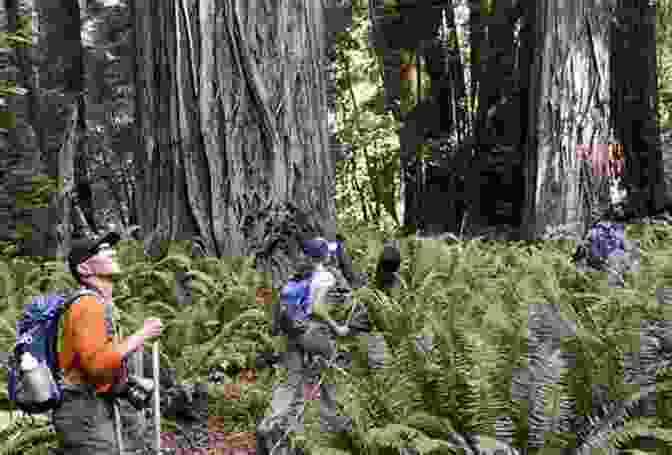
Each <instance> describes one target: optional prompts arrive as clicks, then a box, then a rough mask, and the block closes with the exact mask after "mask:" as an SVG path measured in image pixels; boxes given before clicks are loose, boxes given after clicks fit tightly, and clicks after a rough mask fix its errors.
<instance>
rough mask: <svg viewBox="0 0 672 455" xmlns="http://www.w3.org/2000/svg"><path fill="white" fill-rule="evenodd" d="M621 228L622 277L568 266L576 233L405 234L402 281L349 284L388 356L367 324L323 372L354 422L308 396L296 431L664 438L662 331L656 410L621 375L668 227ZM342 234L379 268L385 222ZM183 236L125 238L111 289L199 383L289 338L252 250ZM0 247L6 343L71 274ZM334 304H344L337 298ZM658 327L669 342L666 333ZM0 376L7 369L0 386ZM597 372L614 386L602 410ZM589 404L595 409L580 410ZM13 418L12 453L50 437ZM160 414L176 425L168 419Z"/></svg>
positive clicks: (218, 391) (348, 445)
mask: <svg viewBox="0 0 672 455" xmlns="http://www.w3.org/2000/svg"><path fill="white" fill-rule="evenodd" d="M627 236H628V238H631V239H637V240H640V242H641V247H642V257H641V271H640V272H639V273H638V274H637V275H634V276H627V277H626V286H625V288H623V289H615V288H610V287H608V286H607V283H606V277H605V276H604V274H599V273H595V274H581V273H579V272H577V271H576V270H575V267H574V266H573V264H572V263H571V262H570V257H571V255H572V253H573V252H574V249H575V245H574V244H573V242H569V241H557V242H550V241H549V242H539V243H523V242H520V243H504V242H489V243H488V242H481V241H465V242H456V243H454V244H451V245H449V244H447V243H444V242H440V241H435V240H422V241H418V240H414V239H406V240H403V241H402V242H401V245H402V255H403V258H404V262H403V264H402V269H401V277H402V288H401V289H400V291H399V293H398V294H397V295H394V296H392V297H389V296H386V295H383V294H381V293H378V292H376V291H372V290H370V289H361V290H358V291H356V294H355V298H356V299H359V300H360V301H361V302H363V303H365V304H366V305H367V306H368V308H369V311H370V315H371V318H372V321H373V323H374V325H375V330H376V333H379V334H381V335H382V336H383V337H384V338H385V340H386V342H387V345H388V352H387V353H386V361H385V365H384V367H383V368H382V369H376V370H371V369H369V366H368V362H367V357H366V345H367V342H366V338H356V339H351V340H348V341H345V342H343V343H342V345H341V349H344V350H348V351H350V352H351V353H353V357H354V362H353V363H354V364H353V367H352V368H351V369H350V370H348V371H347V372H346V373H343V372H340V371H333V372H329V373H328V378H327V379H325V380H331V381H334V382H335V383H336V384H337V386H338V388H339V391H340V395H341V397H342V399H341V402H342V403H343V412H344V413H345V414H347V415H350V416H351V417H352V418H353V419H354V424H355V430H354V432H353V434H351V435H349V436H345V435H336V436H334V435H328V434H324V433H321V432H320V429H319V422H318V419H317V412H318V403H319V402H318V401H314V402H310V403H309V406H308V409H307V411H306V424H305V427H304V428H305V431H304V433H303V434H298V435H297V434H293V435H292V440H293V443H294V444H295V445H297V446H301V447H304V448H305V449H306V451H307V452H308V453H312V454H320V455H327V454H348V453H352V454H374V453H381V454H384V453H398V451H397V450H396V449H394V448H395V447H399V448H401V447H414V448H416V449H417V450H418V453H425V454H439V453H457V452H458V451H460V450H459V448H460V447H461V448H463V449H464V450H467V451H469V450H472V449H473V448H474V447H477V446H478V447H480V449H481V450H486V451H487V450H488V449H487V448H488V447H490V445H488V443H489V442H492V439H494V438H495V437H496V438H497V439H498V440H499V441H500V443H505V444H508V445H510V446H511V447H514V448H516V449H518V450H519V451H521V453H528V452H536V451H537V450H540V449H543V450H551V449H554V448H555V449H557V448H559V447H575V448H577V449H579V452H581V453H583V451H584V450H588V449H587V448H588V447H589V443H591V444H593V446H594V447H596V448H599V447H604V448H606V447H608V446H609V444H611V445H612V446H614V447H615V446H616V445H618V444H621V447H624V448H628V447H632V444H633V443H632V442H628V440H630V441H634V440H635V436H637V435H638V434H645V433H647V432H649V433H651V432H653V433H651V434H655V435H656V436H657V437H658V438H659V440H660V444H659V446H660V447H662V444H663V441H667V442H670V443H672V437H670V434H671V432H672V431H671V430H670V428H672V412H670V410H669V409H670V406H669V402H668V401H667V396H668V394H667V393H665V392H664V390H665V388H664V385H665V384H666V381H668V380H669V378H667V374H666V365H667V360H666V352H667V351H665V346H664V344H665V343H664V342H663V343H662V347H661V344H660V343H658V345H657V346H658V347H659V348H660V353H659V354H658V355H656V356H654V357H655V359H654V361H653V362H654V363H653V366H654V368H655V369H657V371H658V377H657V381H658V384H659V386H660V387H659V388H658V398H657V399H658V400H659V405H658V406H657V407H656V409H657V411H656V412H655V413H653V414H652V415H651V413H648V414H647V413H646V412H645V411H641V410H640V408H642V406H639V407H637V406H634V405H632V403H635V404H641V403H642V402H644V401H645V399H646V398H647V396H644V395H645V388H643V387H639V386H636V387H628V386H625V385H624V379H623V378H624V377H626V373H627V372H628V371H630V370H629V368H630V366H629V363H628V361H627V359H628V358H629V357H628V353H632V352H643V348H642V347H641V344H640V343H644V341H642V340H644V338H642V336H640V335H641V327H642V321H650V322H651V324H653V323H654V321H661V322H662V321H665V320H666V319H670V318H669V317H667V316H666V314H665V311H664V307H662V306H661V305H659V304H658V303H657V300H656V289H657V288H659V287H666V286H667V287H672V228H670V227H666V226H661V225H633V226H629V227H628V229H627ZM348 242H349V249H350V251H351V253H352V255H353V259H354V262H355V264H356V267H358V268H359V269H360V270H363V271H367V272H368V273H369V274H370V275H371V274H373V268H374V266H375V260H376V259H377V256H378V254H379V253H380V251H381V249H382V243H383V237H382V235H381V234H380V233H376V232H373V231H367V230H361V229H359V230H354V229H353V230H352V231H351V232H350V233H349V235H348ZM186 251H187V249H186V248H185V247H183V246H181V245H179V244H176V245H173V247H172V248H171V250H170V252H169V254H168V255H167V256H166V257H165V258H163V259H162V260H160V261H157V262H148V260H147V259H146V258H145V257H144V256H143V253H142V248H141V246H140V245H137V244H133V243H131V242H124V243H122V244H120V252H119V253H120V254H119V257H120V260H121V263H122V267H123V269H124V275H123V277H122V278H121V279H120V282H119V284H118V286H117V288H116V290H115V302H116V304H117V306H118V307H119V310H120V311H119V317H120V323H121V325H122V326H123V327H124V329H125V333H130V332H131V331H134V330H136V329H137V328H138V327H139V326H140V324H141V323H142V321H143V320H144V319H145V318H147V317H149V316H158V317H160V318H161V319H162V320H163V321H164V325H165V326H166V329H165V331H164V335H162V337H161V342H160V344H161V355H162V357H161V362H162V364H163V365H168V366H171V367H173V368H175V369H176V372H177V375H178V380H179V381H180V382H192V383H194V382H206V381H207V378H208V371H209V369H210V368H211V367H213V366H215V365H220V364H227V363H234V364H238V365H239V366H240V367H243V368H253V364H254V358H255V355H256V353H258V352H262V351H268V350H276V351H279V350H282V349H283V340H282V339H281V338H278V339H274V338H272V337H271V336H270V335H269V321H270V307H269V306H268V305H266V304H263V303H261V301H260V300H259V299H257V298H256V293H257V289H259V288H261V287H267V286H269V283H270V281H269V280H268V279H266V277H264V276H262V275H261V274H259V273H257V272H255V271H254V270H253V268H252V261H251V259H249V258H237V259H225V260H219V259H213V258H206V259H193V258H191V257H189V255H188V254H187V253H186ZM3 258H4V259H2V260H1V261H0V270H1V272H0V299H1V301H0V351H6V350H7V348H8V347H9V346H10V344H11V343H12V342H13V340H14V335H15V333H14V323H15V321H16V319H17V316H18V315H19V313H20V311H21V308H22V306H23V304H24V303H25V302H26V299H27V298H28V297H29V296H31V295H34V294H38V293H44V292H45V291H49V290H56V289H62V288H66V287H71V286H74V284H75V283H74V281H73V280H72V278H71V276H70V274H69V273H68V272H67V270H66V268H65V267H64V266H63V265H61V264H59V263H53V262H40V261H33V260H28V259H26V258H15V257H12V255H11V248H10V249H6V250H5V252H4V256H3ZM176 271H183V272H186V271H189V272H191V273H192V275H193V276H194V280H193V289H194V298H193V303H192V305H191V306H189V307H180V305H179V303H178V302H177V301H176V298H175V293H174V286H175V284H174V283H175V281H174V273H175V272H176ZM544 308H553V310H554V311H552V312H550V313H553V312H555V313H556V314H560V315H561V316H562V317H564V318H565V319H567V320H569V321H572V323H571V324H570V326H572V327H574V329H573V330H574V331H575V332H576V336H575V337H572V338H567V339H566V344H565V345H564V346H563V351H564V352H571V353H573V354H574V356H573V361H572V362H569V363H568V362H565V363H564V364H563V363H562V361H561V360H558V359H560V357H562V356H560V357H558V351H557V348H558V347H559V346H560V345H559V344H557V345H556V344H552V343H551V342H550V341H548V340H553V339H554V336H553V334H554V333H558V331H559V330H560V329H557V330H556V328H550V329H549V328H548V327H542V328H541V329H538V327H537V325H535V327H537V328H535V329H534V330H531V326H530V321H531V320H532V319H531V317H532V316H534V315H539V314H546V313H548V314H550V313H549V312H545V311H543V309H544ZM338 316H339V317H340V318H342V319H345V318H346V314H345V313H343V314H340V315H338ZM535 320H536V319H535ZM535 324H536V323H535ZM420 333H424V334H431V335H433V337H434V349H433V350H432V351H431V352H430V354H428V355H422V354H420V353H418V351H417V350H416V348H415V344H414V342H413V341H414V337H415V335H418V334H420ZM659 335H661V337H660V339H661V340H663V341H664V339H665V337H664V333H663V332H661V333H659ZM549 343H551V344H549ZM558 343H559V342H558ZM549 346H550V347H549ZM647 352H648V351H647ZM656 362H657V363H656ZM558 365H561V366H563V365H564V366H563V367H562V368H560V369H558V368H557V367H558ZM630 369H631V368H630ZM526 371H527V372H530V373H529V374H527V376H526V375H525V374H524V372H526ZM282 376H283V373H282V370H275V369H269V370H263V371H258V372H257V374H256V380H255V381H243V382H242V383H241V384H240V387H239V391H240V398H239V399H235V398H237V397H233V399H232V393H231V388H232V386H231V383H238V382H240V381H239V379H240V378H233V377H232V378H225V382H227V383H228V384H222V385H210V394H209V397H210V398H209V411H210V416H211V418H213V420H216V422H217V427H218V429H219V430H220V431H226V432H230V433H234V432H254V426H255V422H256V420H257V418H259V417H261V416H262V415H264V414H265V413H266V411H267V406H268V405H269V403H270V398H271V387H272V385H273V383H275V382H277V381H280V380H283V378H282ZM5 380H6V378H5V376H4V375H3V376H0V382H3V383H2V384H0V390H1V392H0V393H2V394H5V393H6V385H5V384H4V381H5ZM512 384H513V388H512ZM596 387H597V388H600V389H601V390H604V391H605V393H606V395H605V396H606V397H607V398H605V399H603V401H602V402H600V405H603V406H602V410H601V411H600V412H597V413H596V411H595V402H594V399H593V395H594V389H595V388H596ZM512 390H513V396H512V394H511V391H512ZM521 390H523V392H521ZM533 392H534V393H533ZM521 393H524V394H525V396H526V397H527V398H528V399H527V401H523V400H522V399H520V396H519V395H520V394H521ZM637 393H639V394H640V395H636V394H637ZM521 396H522V395H521ZM3 398H4V399H5V401H6V396H5V397H3V396H1V395H0V400H2V399H3ZM628 400H630V401H628ZM633 400H634V401H633ZM627 403H631V404H627ZM619 413H620V414H619ZM587 415H590V416H591V419H593V420H592V423H590V422H591V421H589V420H582V419H581V417H580V416H587ZM619 416H620V417H619ZM596 422H597V423H596ZM600 424H604V425H603V426H600ZM610 425H611V427H614V428H615V429H614V430H610V429H609V428H611V427H610ZM12 427H13V430H12V431H13V433H12V432H9V433H11V434H9V433H8V432H2V434H0V439H2V440H3V441H4V440H11V441H14V443H13V444H10V445H11V446H12V447H14V448H15V450H18V451H15V452H8V450H9V449H8V448H7V445H5V446H4V449H3V448H0V453H19V452H20V453H28V452H26V451H25V449H26V447H28V446H31V445H40V446H41V447H46V445H50V444H53V434H51V433H48V432H47V429H46V428H47V427H45V428H44V429H42V430H41V433H39V432H36V433H35V434H33V435H32V436H30V437H27V438H26V439H25V441H24V442H21V443H19V440H18V439H17V437H19V436H26V434H27V433H26V432H27V431H29V430H28V428H31V431H36V430H35V429H34V428H35V427H34V426H33V427H29V426H25V425H13V426H12ZM165 428H166V429H169V428H170V423H169V422H168V421H166V422H165ZM0 431H1V430H0ZM600 432H601V433H600ZM477 435H478V437H476V436H477ZM575 435H578V436H575ZM601 435H602V436H604V437H605V438H604V441H607V442H602V441H603V440H602V439H601ZM5 438H8V439H5ZM31 438H32V439H31ZM627 444H630V446H628V445H627ZM22 447H23V448H22ZM492 447H493V449H494V446H492ZM3 450H5V452H3ZM543 450H542V451H543ZM579 452H577V453H579ZM36 453H39V452H36ZM586 453H587V452H586Z"/></svg>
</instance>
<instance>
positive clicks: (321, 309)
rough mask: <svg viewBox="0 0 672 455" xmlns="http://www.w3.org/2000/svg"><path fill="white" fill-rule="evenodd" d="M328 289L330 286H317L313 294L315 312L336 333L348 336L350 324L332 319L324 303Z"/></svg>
mask: <svg viewBox="0 0 672 455" xmlns="http://www.w3.org/2000/svg"><path fill="white" fill-rule="evenodd" d="M328 290H329V288H328V287H317V288H316V289H315V292H314V294H313V299H315V300H314V301H313V308H314V311H313V313H314V314H315V315H316V316H318V317H319V318H320V319H322V320H323V321H324V322H326V324H327V325H328V326H329V328H331V330H332V331H333V332H334V333H335V334H336V335H338V336H341V337H343V336H347V335H348V334H349V333H350V329H349V328H348V326H347V325H340V324H338V323H337V322H336V321H334V320H333V319H331V317H330V315H329V310H328V307H327V305H326V304H325V303H324V300H325V298H326V295H327V292H328Z"/></svg>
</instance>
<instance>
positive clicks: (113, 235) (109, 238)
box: [93, 231, 121, 250]
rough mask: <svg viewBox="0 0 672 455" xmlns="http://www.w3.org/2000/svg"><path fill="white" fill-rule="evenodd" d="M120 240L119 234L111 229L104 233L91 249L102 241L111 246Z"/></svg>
mask: <svg viewBox="0 0 672 455" xmlns="http://www.w3.org/2000/svg"><path fill="white" fill-rule="evenodd" d="M120 240H121V236H120V235H119V233H118V232H115V231H111V232H108V233H107V234H105V235H104V236H103V237H101V238H100V239H99V240H98V241H97V242H96V243H95V245H94V246H93V249H94V250H95V249H96V248H98V247H99V246H100V245H102V244H103V243H109V244H110V246H113V245H115V244H117V243H119V241H120Z"/></svg>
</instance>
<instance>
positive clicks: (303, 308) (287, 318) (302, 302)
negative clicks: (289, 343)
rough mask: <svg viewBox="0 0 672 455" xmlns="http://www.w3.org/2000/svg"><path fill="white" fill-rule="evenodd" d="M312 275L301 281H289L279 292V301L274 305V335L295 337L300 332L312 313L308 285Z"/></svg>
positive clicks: (293, 279)
mask: <svg viewBox="0 0 672 455" xmlns="http://www.w3.org/2000/svg"><path fill="white" fill-rule="evenodd" d="M312 280H313V274H312V273H310V274H307V275H306V276H304V277H302V279H295V278H292V279H290V280H289V281H288V282H287V284H285V286H284V287H283V288H282V290H281V291H280V300H279V302H277V303H276V308H275V318H274V319H275V321H274V322H275V324H274V326H275V327H274V329H275V330H274V333H273V334H274V335H280V334H285V335H295V334H297V333H300V332H301V329H303V327H304V325H305V321H306V320H307V319H308V318H309V317H310V315H311V313H312V302H311V299H310V284H311V282H312Z"/></svg>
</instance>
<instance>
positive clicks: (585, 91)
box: [523, 0, 612, 238]
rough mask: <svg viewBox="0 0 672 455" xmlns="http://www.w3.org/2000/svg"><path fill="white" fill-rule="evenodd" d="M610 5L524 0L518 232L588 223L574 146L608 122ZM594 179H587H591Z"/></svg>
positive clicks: (589, 140) (604, 131) (601, 138)
mask: <svg viewBox="0 0 672 455" xmlns="http://www.w3.org/2000/svg"><path fill="white" fill-rule="evenodd" d="M608 3H610V2H597V1H596V0H573V1H560V2H558V1H555V0H554V1H551V0H540V1H539V2H534V3H529V6H527V7H528V8H535V10H534V15H533V17H535V21H534V24H533V27H534V32H533V33H534V40H533V43H536V45H537V46H540V47H541V48H540V49H537V50H538V52H535V54H534V57H533V59H532V66H531V76H530V89H529V93H528V95H529V98H528V100H529V119H528V121H529V131H528V134H527V138H526V145H525V157H524V158H525V159H524V163H525V166H526V172H525V174H526V194H525V209H524V214H523V229H524V231H523V234H524V236H525V237H526V238H538V237H539V236H541V234H542V233H543V232H544V230H545V228H546V227H547V226H555V225H559V224H572V223H577V224H576V226H575V231H576V233H577V234H578V233H582V232H583V229H584V228H585V223H586V222H587V220H588V217H589V213H588V204H587V203H586V199H585V197H586V196H587V193H588V192H589V189H590V186H584V185H583V184H582V181H581V180H584V181H587V180H586V179H581V178H580V176H581V174H580V169H581V168H580V166H581V163H580V162H579V161H578V160H577V155H576V146H577V144H605V143H607V142H608V133H609V126H610V120H611V115H612V113H611V110H610V105H609V101H610V100H609V95H610V93H609V88H610V71H609V66H610V61H609V60H610V59H609V50H610V40H611V35H610V20H611V16H610V13H609V12H608V11H607V8H608V7H609V5H608ZM594 180H595V179H592V180H591V182H592V183H595V182H594Z"/></svg>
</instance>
